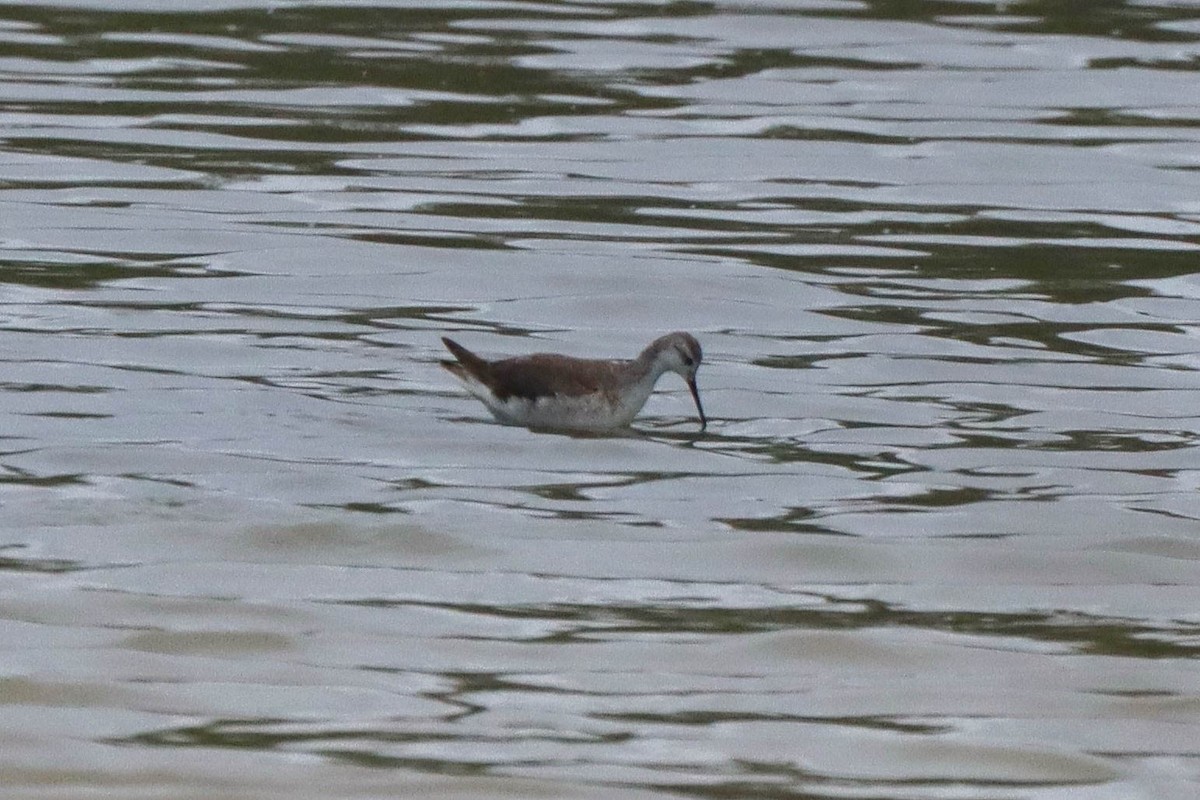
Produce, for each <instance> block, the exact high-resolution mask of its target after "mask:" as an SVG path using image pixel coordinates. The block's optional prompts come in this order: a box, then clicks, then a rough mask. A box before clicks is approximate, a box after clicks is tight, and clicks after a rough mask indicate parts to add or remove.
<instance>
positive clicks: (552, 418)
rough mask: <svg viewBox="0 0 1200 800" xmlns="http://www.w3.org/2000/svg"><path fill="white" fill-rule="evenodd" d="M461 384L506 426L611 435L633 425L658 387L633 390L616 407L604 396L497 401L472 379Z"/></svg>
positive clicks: (640, 386) (649, 385) (480, 384)
mask: <svg viewBox="0 0 1200 800" xmlns="http://www.w3.org/2000/svg"><path fill="white" fill-rule="evenodd" d="M461 380H462V383H463V385H464V386H466V388H467V391H468V392H470V393H471V394H472V395H474V396H475V397H478V398H479V399H480V400H482V401H483V404H484V405H485V406H487V407H488V410H489V411H491V412H492V416H494V417H495V418H496V420H497V421H499V422H502V423H504V424H505V425H522V426H524V427H527V428H556V429H559V430H579V431H607V430H613V429H614V428H624V427H625V426H627V425H629V423H631V422H633V418H634V417H636V416H637V413H638V412H639V411H641V410H642V406H644V405H646V400H648V399H649V397H650V392H652V391H653V390H654V384H653V383H650V382H649V381H646V382H644V383H643V384H639V385H635V386H631V387H630V388H629V390H628V391H626V392H625V394H624V396H623V397H621V398H620V399H619V401H618V402H617V403H615V404H614V403H611V402H609V401H608V398H607V397H606V396H605V395H601V394H587V395H579V396H576V397H568V396H564V395H556V396H553V397H540V398H538V399H537V400H529V399H527V398H523V397H509V398H508V399H507V400H497V399H496V397H495V396H494V395H492V393H491V391H490V390H489V389H488V388H487V387H486V386H484V385H483V384H482V383H479V382H478V381H475V380H471V379H470V378H469V377H467V378H464V379H461Z"/></svg>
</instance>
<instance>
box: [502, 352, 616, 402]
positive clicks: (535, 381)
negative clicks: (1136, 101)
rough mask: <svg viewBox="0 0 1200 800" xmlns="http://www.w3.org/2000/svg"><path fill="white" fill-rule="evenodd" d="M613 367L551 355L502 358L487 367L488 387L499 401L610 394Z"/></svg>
mask: <svg viewBox="0 0 1200 800" xmlns="http://www.w3.org/2000/svg"><path fill="white" fill-rule="evenodd" d="M617 366H618V365H617V364H616V363H614V362H612V361H591V360H584V359H578V358H568V357H566V356H559V355H552V354H538V355H532V356H521V357H519V358H506V359H504V360H503V361H493V362H492V363H491V364H489V365H488V367H489V372H490V373H491V374H490V376H489V377H490V380H489V381H488V385H489V386H491V387H492V390H493V391H494V392H495V393H496V396H497V397H499V398H500V399H501V400H504V399H506V398H508V397H525V398H528V399H530V400H536V399H537V398H539V397H552V396H554V395H565V396H568V397H576V396H579V395H585V394H593V393H596V392H605V393H607V392H611V391H612V390H613V388H614V387H615V386H616V373H617Z"/></svg>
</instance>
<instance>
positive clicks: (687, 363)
mask: <svg viewBox="0 0 1200 800" xmlns="http://www.w3.org/2000/svg"><path fill="white" fill-rule="evenodd" d="M692 364H693V361H692V359H691V357H690V356H684V357H683V365H684V366H685V367H690V366H691V365H692Z"/></svg>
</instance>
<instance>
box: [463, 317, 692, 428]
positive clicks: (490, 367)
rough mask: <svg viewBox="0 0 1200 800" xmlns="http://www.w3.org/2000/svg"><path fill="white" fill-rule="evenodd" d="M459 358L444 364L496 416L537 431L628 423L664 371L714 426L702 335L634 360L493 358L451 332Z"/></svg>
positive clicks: (680, 335) (681, 337)
mask: <svg viewBox="0 0 1200 800" xmlns="http://www.w3.org/2000/svg"><path fill="white" fill-rule="evenodd" d="M442 343H443V344H445V345H446V349H448V350H449V351H450V352H451V353H452V354H453V355H454V360H452V361H451V360H448V359H447V360H443V361H441V365H442V367H444V368H445V369H446V370H448V371H449V372H450V374H452V375H454V377H456V378H458V379H459V380H460V381H461V382H462V384H463V386H465V387H466V389H467V391H468V392H470V393H471V394H472V395H474V396H475V397H477V398H479V399H480V400H481V401H483V404H484V405H485V406H487V407H488V410H489V411H491V412H492V416H494V417H495V418H496V420H497V421H499V422H501V423H503V424H506V425H523V426H525V427H527V428H531V429H547V430H562V431H587V432H602V431H612V430H616V429H619V428H624V427H626V426H628V425H629V424H630V423H631V422H633V418H634V417H636V416H637V413H638V412H639V411H641V410H642V406H644V405H645V404H646V400H648V399H649V397H650V393H651V392H653V391H654V385H655V384H656V383H657V382H658V379H659V378H660V377H662V375H663V373H666V372H674V373H677V374H679V375H680V376H681V377H682V378H683V379H684V381H686V382H687V386H688V389H690V390H691V393H692V399H693V400H695V401H696V411H697V412H698V413H699V414H700V430H701V431H703V430H704V429H705V428H706V427H708V419H707V418H706V417H705V416H704V407H703V406H702V405H701V404H700V392H699V390H697V388H696V370H698V369H699V368H700V362H701V360H702V359H703V353H702V351H701V349H700V342H698V341H697V340H696V337H695V336H692V335H691V334H690V333H685V332H683V331H676V332H674V333H668V334H666V335H665V336H660V337H659V338H657V339H655V340H654V341H653V342H651V343H650V344H649V345H647V347H646V349H644V350H642V352H641V353H640V354H639V355H638V356H637V357H636V358H633V359H628V360H626V359H618V360H605V359H591V358H572V357H571V356H564V355H559V354H557V353H534V354H532V355H526V356H516V357H514V358H504V359H500V360H497V361H488V360H486V359H483V358H480V357H479V356H477V355H475V354H474V353H472V352H471V351H470V350H468V349H467V348H465V347H463V346H462V345H461V344H459V343H458V342H456V341H454V340H453V339H450V338H449V337H445V336H443V337H442Z"/></svg>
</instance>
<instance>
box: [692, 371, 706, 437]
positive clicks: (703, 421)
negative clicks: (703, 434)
mask: <svg viewBox="0 0 1200 800" xmlns="http://www.w3.org/2000/svg"><path fill="white" fill-rule="evenodd" d="M687 385H688V388H689V389H691V390H692V399H693V400H695V401H696V410H697V411H699V412H700V430H704V429H705V428H707V427H708V419H706V418H705V416H704V406H702V405H700V390H699V389H697V388H696V379H695V378H688V382H687Z"/></svg>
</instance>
